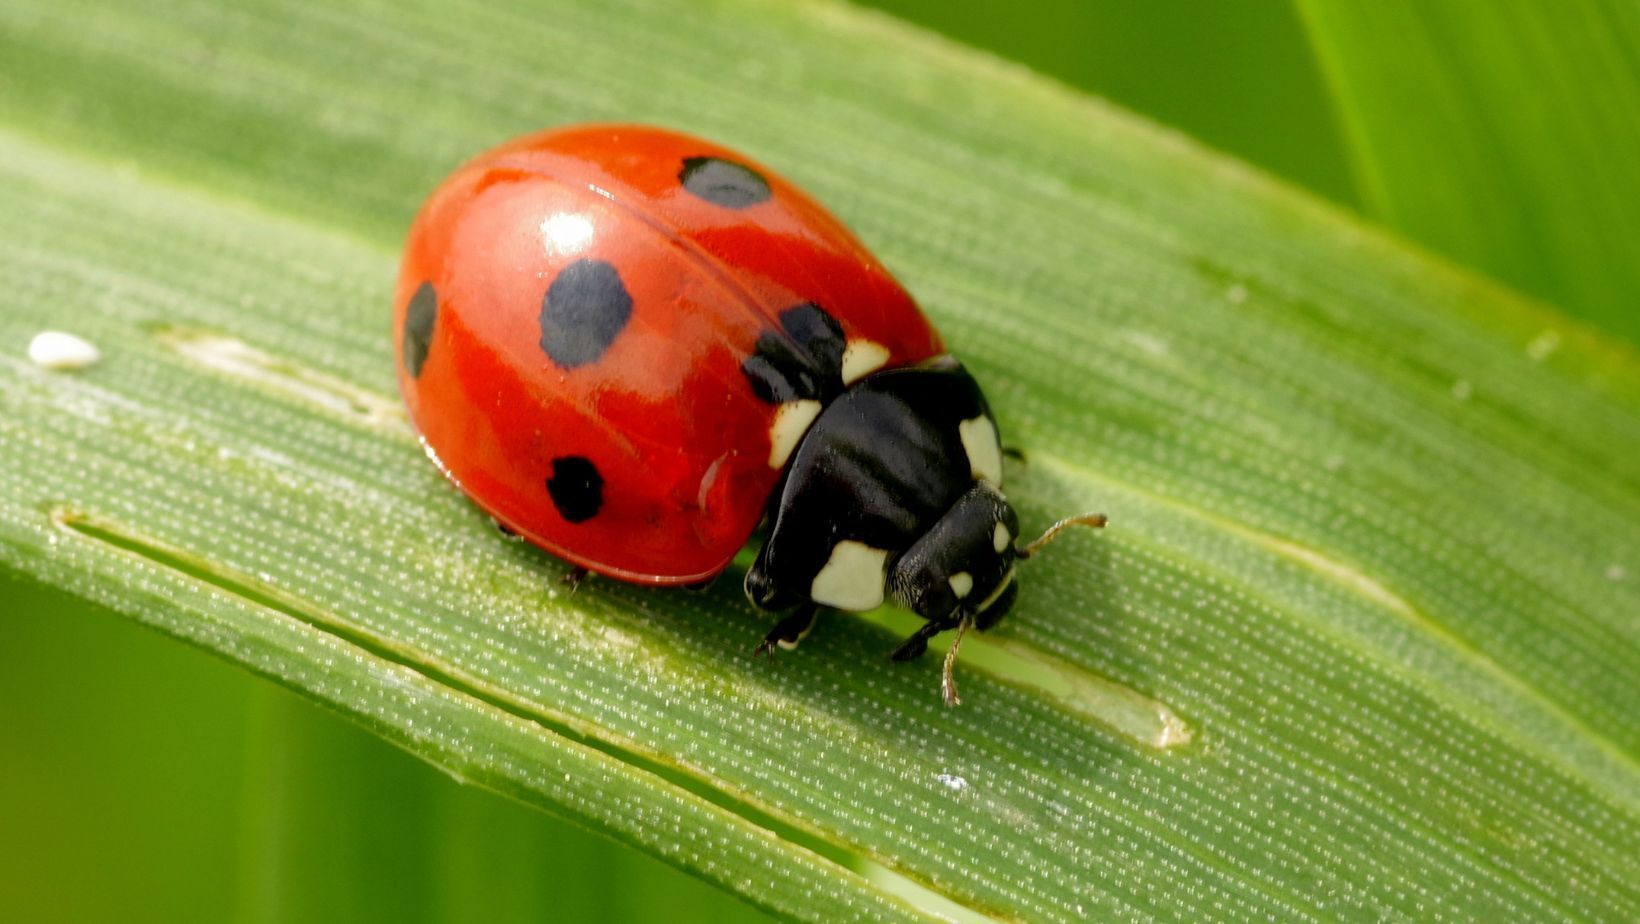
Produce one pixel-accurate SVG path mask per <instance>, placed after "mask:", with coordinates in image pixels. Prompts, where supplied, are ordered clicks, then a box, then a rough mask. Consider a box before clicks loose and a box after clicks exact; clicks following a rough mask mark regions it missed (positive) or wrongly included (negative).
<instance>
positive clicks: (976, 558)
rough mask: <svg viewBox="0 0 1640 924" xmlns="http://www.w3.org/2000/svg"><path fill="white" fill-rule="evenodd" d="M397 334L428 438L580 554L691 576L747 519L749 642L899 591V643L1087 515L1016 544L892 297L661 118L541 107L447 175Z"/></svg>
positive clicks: (964, 611)
mask: <svg viewBox="0 0 1640 924" xmlns="http://www.w3.org/2000/svg"><path fill="white" fill-rule="evenodd" d="M394 340H395V342H396V343H397V349H398V378H399V387H400V390H401V391H402V392H403V395H404V400H405V402H406V404H407V405H408V408H409V413H410V419H411V422H412V423H413V425H414V426H415V428H416V429H417V431H418V432H419V433H420V436H421V440H422V444H423V446H424V447H425V448H426V451H427V454H428V456H429V457H430V458H432V460H433V461H434V462H435V463H436V464H437V465H438V466H439V468H440V469H441V470H442V471H443V472H444V474H445V475H446V476H447V477H448V478H449V479H450V480H451V481H453V482H454V483H455V484H456V485H457V486H458V487H459V488H460V489H461V490H462V491H464V492H465V493H466V494H467V495H468V496H469V497H470V498H471V499H472V500H473V501H474V502H475V503H476V504H477V505H478V506H479V507H480V508H482V509H483V510H484V511H485V512H486V513H488V514H489V515H490V516H491V517H493V518H494V519H495V520H496V522H497V523H498V524H499V525H500V526H501V527H502V528H503V529H504V530H506V531H509V532H512V533H516V534H517V535H519V536H522V537H523V538H524V539H526V540H528V541H529V542H531V543H533V544H535V545H537V546H539V547H541V548H542V549H545V550H546V551H548V552H551V553H552V554H554V555H557V556H558V557H560V558H563V559H565V560H567V561H569V562H571V563H572V564H574V565H576V566H578V568H579V569H585V570H586V571H592V572H596V573H598V574H602V575H606V576H608V577H612V578H616V579H619V580H622V581H629V582H633V583H638V584H650V585H698V584H702V583H704V582H708V581H710V580H711V579H712V578H714V577H715V576H717V575H718V574H719V573H720V572H722V571H724V570H725V569H726V568H728V566H729V564H730V562H731V561H732V559H733V558H734V556H735V554H736V552H738V551H739V550H740V549H741V548H742V547H743V546H744V545H745V544H746V542H747V540H748V539H749V538H750V537H751V536H752V534H753V532H754V531H755V530H757V529H758V527H759V525H760V523H761V524H766V530H765V533H766V535H765V539H764V542H763V545H762V547H761V549H759V551H758V553H757V558H756V561H755V563H754V564H753V565H752V566H751V569H750V570H749V571H747V573H746V577H745V588H746V594H747V596H748V597H750V599H751V601H752V603H753V604H755V605H756V606H758V607H761V608H763V609H766V610H773V611H776V612H779V613H782V614H784V615H783V617H782V618H781V619H780V621H779V622H778V623H777V624H776V625H775V627H774V629H773V630H772V631H770V632H769V634H768V636H767V637H766V638H765V639H764V640H763V642H762V644H761V645H759V646H758V649H757V650H758V652H759V653H770V652H772V651H773V649H774V648H775V646H781V647H794V646H795V645H796V644H797V642H798V641H799V640H801V639H802V638H803V636H804V635H805V634H807V632H808V631H809V629H810V628H811V627H812V626H813V624H814V621H815V617H816V614H817V613H818V611H819V610H820V608H822V607H833V608H836V609H841V610H869V609H872V608H874V607H877V606H879V605H880V604H882V603H883V602H884V601H885V600H886V599H889V598H893V599H895V600H897V601H899V602H900V603H901V604H903V605H904V606H906V607H907V608H909V609H911V610H912V611H914V612H916V613H917V614H918V615H920V616H922V617H923V618H924V619H926V620H927V622H926V623H925V624H924V625H923V626H922V627H921V628H920V629H919V630H918V631H917V632H916V633H915V634H913V635H912V636H911V637H910V638H908V639H906V641H905V642H904V644H902V645H900V646H899V648H897V649H896V650H895V651H894V653H893V657H894V658H895V659H896V660H908V659H911V658H915V657H917V656H919V655H921V654H922V653H923V652H924V651H925V650H926V649H927V644H928V640H929V639H930V638H932V637H933V636H934V635H936V634H938V633H940V632H943V631H945V630H947V629H955V630H957V631H958V635H957V640H958V641H960V640H961V633H962V631H963V630H965V629H967V628H968V627H969V626H970V625H972V626H974V627H976V628H979V629H985V628H988V627H989V626H991V625H993V624H994V623H995V622H996V621H997V620H998V619H999V618H1001V617H1002V616H1003V615H1004V614H1005V613H1006V612H1007V611H1008V609H1009V607H1010V606H1011V605H1012V603H1013V601H1014V595H1015V593H1016V590H1017V584H1016V583H1015V581H1014V563H1015V561H1016V560H1017V559H1020V558H1025V557H1028V556H1029V555H1030V554H1031V553H1032V552H1033V551H1034V550H1035V549H1036V548H1037V547H1039V546H1040V544H1042V543H1043V542H1046V541H1047V540H1049V539H1051V538H1052V536H1053V535H1054V534H1055V533H1057V531H1058V529H1059V528H1060V527H1062V526H1064V525H1067V524H1069V523H1072V522H1078V523H1087V524H1092V525H1102V524H1103V518H1102V517H1099V516H1097V515H1086V516H1083V517H1073V518H1070V519H1069V520H1066V521H1062V522H1061V523H1060V524H1057V525H1056V527H1055V528H1054V529H1053V530H1050V531H1049V532H1048V533H1047V534H1046V535H1044V536H1043V538H1042V539H1039V540H1037V542H1035V543H1031V544H1029V545H1025V546H1020V545H1018V544H1017V541H1016V540H1017V539H1018V536H1019V520H1018V518H1017V517H1016V516H1015V514H1014V510H1013V508H1012V507H1010V506H1009V504H1008V501H1007V500H1006V498H1004V497H1003V494H1002V490H1001V488H1002V458H1003V453H1002V449H1001V444H1000V443H999V442H998V436H997V425H996V419H995V418H994V417H993V416H992V414H991V410H990V408H989V407H988V406H987V405H986V402H985V396H984V395H983V394H982V393H981V392H980V388H979V385H978V384H977V383H975V381H974V379H973V378H972V377H971V376H970V375H969V374H968V372H967V370H965V369H964V368H963V367H962V365H961V364H960V363H958V362H957V361H956V360H955V359H953V358H952V357H950V356H949V355H947V354H946V352H945V348H944V345H943V344H942V343H941V341H940V336H939V334H938V333H937V332H936V331H935V330H934V328H933V327H932V326H931V325H930V324H929V323H928V320H927V319H926V318H925V317H923V315H922V312H921V311H920V310H919V309H918V307H917V304H916V303H915V302H914V301H913V300H912V298H911V296H910V295H908V294H907V293H906V291H905V289H903V288H902V287H901V286H900V285H899V284H898V283H897V282H895V280H894V278H893V277H892V276H891V275H889V272H888V270H887V269H885V268H884V267H883V265H882V264H881V263H880V262H878V261H877V259H876V258H875V257H873V256H872V255H871V254H870V253H869V252H868V251H867V250H866V249H865V247H864V246H863V245H862V244H861V243H860V242H859V241H858V240H857V239H856V238H855V237H854V235H853V234H852V233H851V232H850V231H849V230H848V229H847V228H845V227H844V226H843V225H842V223H841V222H839V221H838V220H837V219H836V218H834V217H833V216H832V215H831V214H830V213H829V212H827V211H826V210H825V209H824V208H822V207H821V206H820V205H819V204H818V203H817V202H815V201H814V200H813V199H811V198H809V197H808V196H807V195H806V194H804V193H803V192H802V191H801V190H799V189H798V188H797V187H795V186H793V185H792V184H791V183H789V182H787V181H786V180H784V179H782V178H781V177H780V176H778V175H777V174H775V173H773V172H772V171H770V170H768V169H766V168H764V167H762V166H760V165H758V164H756V163H754V162H752V161H751V160H749V159H748V158H746V157H744V156H742V155H740V154H737V153H735V152H734V151H731V150H728V149H726V148H723V147H720V146H718V145H715V144H712V143H710V142H707V141H703V140H701V139H699V138H693V137H690V136H688V135H684V134H679V133H677V132H672V131H667V130H664V129H659V128H651V127H645V126H637V125H577V126H570V127H565V128H558V129H553V130H549V131H544V132H539V133H536V134H531V135H526V136H524V137H521V138H518V139H516V140H514V141H511V142H509V143H507V144H504V145H502V146H501V147H498V148H495V149H494V150H491V151H489V152H487V153H485V154H482V155H480V156H479V157H477V158H476V159H474V160H472V161H471V162H469V163H467V164H465V165H463V166H462V167H460V168H459V169H457V170H456V172H455V173H454V174H452V175H451V176H450V177H449V178H448V179H446V180H445V181H444V182H443V183H442V184H441V185H440V186H439V187H438V189H436V190H435V191H434V192H433V194H432V196H431V197H430V198H429V199H428V200H427V202H426V204H425V205H424V206H423V207H422V209H421V212H420V214H419V215H418V216H417V217H416V219H415V222H414V224H413V225H412V227H411V229H410V234H409V239H408V241H407V243H406V245H405V252H404V260H403V263H402V266H401V270H400V276H399V284H398V292H397V299H396V311H395V314H394ZM581 573H584V571H583V572H581ZM955 652H956V645H955V644H954V645H953V646H952V648H951V651H950V654H949V655H948V656H947V658H946V666H945V679H944V684H943V687H942V689H943V691H944V694H945V698H946V700H947V701H948V702H952V703H954V702H956V688H955V686H954V684H953V683H952V681H951V664H952V659H953V657H954V655H955Z"/></svg>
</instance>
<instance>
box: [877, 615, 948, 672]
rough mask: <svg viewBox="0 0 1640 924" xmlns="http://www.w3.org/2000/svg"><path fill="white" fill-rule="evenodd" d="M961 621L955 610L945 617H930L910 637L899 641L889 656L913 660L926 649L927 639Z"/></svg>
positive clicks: (902, 659)
mask: <svg viewBox="0 0 1640 924" xmlns="http://www.w3.org/2000/svg"><path fill="white" fill-rule="evenodd" d="M961 623H962V620H961V619H960V618H957V616H956V614H955V612H953V614H952V616H951V617H949V618H946V619H931V620H929V621H928V622H925V623H923V625H922V628H920V629H918V630H917V631H915V632H913V633H911V635H910V637H908V638H907V639H906V640H905V641H904V642H901V643H900V647H898V648H896V649H894V653H893V654H891V655H889V657H890V658H892V659H894V660H895V661H915V660H916V659H918V658H920V657H922V656H923V654H924V653H925V652H927V651H928V640H929V639H931V638H933V637H934V636H936V635H939V634H940V633H941V632H944V631H945V630H946V629H955V628H956V627H957V626H958V625H960V624H961Z"/></svg>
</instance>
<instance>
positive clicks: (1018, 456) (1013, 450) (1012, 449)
mask: <svg viewBox="0 0 1640 924" xmlns="http://www.w3.org/2000/svg"><path fill="white" fill-rule="evenodd" d="M1002 454H1003V455H1005V456H1007V457H1008V458H1010V459H1013V460H1014V461H1015V462H1018V463H1020V464H1021V465H1023V464H1024V463H1025V450H1023V449H1020V448H1019V447H1018V446H1004V447H1002Z"/></svg>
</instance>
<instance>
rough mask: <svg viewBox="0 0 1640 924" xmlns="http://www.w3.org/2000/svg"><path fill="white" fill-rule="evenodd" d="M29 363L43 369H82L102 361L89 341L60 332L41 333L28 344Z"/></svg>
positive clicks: (100, 354)
mask: <svg viewBox="0 0 1640 924" xmlns="http://www.w3.org/2000/svg"><path fill="white" fill-rule="evenodd" d="M28 358H29V362H32V363H34V364H35V365H36V366H40V367H42V368H45V369H65V370H67V369H84V368H85V367H86V366H89V365H92V364H93V363H95V362H97V360H99V359H102V352H101V351H99V350H98V349H97V348H96V347H95V346H93V345H92V344H91V342H90V341H88V340H85V339H83V338H80V337H76V336H74V335H73V334H65V333H63V332H62V331H60V330H47V331H41V332H40V333H38V334H35V335H34V339H33V340H30V341H29V343H28Z"/></svg>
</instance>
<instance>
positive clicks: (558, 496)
mask: <svg viewBox="0 0 1640 924" xmlns="http://www.w3.org/2000/svg"><path fill="white" fill-rule="evenodd" d="M547 493H548V494H549V495H551V496H552V505H553V506H554V507H557V508H558V515H559V516H561V517H563V518H564V519H566V520H568V521H569V522H571V523H582V522H585V521H587V520H590V519H592V518H593V517H595V516H597V515H598V510H599V509H600V508H602V507H603V506H604V476H602V475H600V474H598V467H597V466H595V465H593V464H592V460H590V459H588V458H586V457H585V456H560V457H559V458H556V459H553V460H552V477H550V478H548V479H547Z"/></svg>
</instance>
